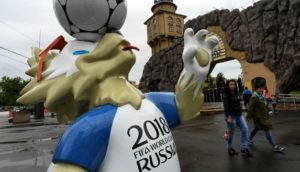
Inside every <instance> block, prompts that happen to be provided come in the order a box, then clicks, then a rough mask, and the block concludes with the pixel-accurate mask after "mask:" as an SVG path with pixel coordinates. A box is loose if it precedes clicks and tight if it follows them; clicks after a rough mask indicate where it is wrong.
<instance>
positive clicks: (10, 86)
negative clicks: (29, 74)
mask: <svg viewBox="0 0 300 172" xmlns="http://www.w3.org/2000/svg"><path fill="white" fill-rule="evenodd" d="M28 82H29V81H26V80H24V79H22V78H20V77H16V78H10V77H6V76H4V77H2V78H1V80H0V106H14V105H18V104H17V103H16V100H17V99H18V98H19V96H20V91H21V90H22V89H23V87H25V85H26V84H27V83H28Z"/></svg>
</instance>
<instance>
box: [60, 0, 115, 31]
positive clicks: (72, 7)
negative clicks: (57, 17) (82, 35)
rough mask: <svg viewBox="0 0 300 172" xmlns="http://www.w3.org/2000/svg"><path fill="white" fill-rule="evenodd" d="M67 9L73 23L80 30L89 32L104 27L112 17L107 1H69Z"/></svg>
mask: <svg viewBox="0 0 300 172" xmlns="http://www.w3.org/2000/svg"><path fill="white" fill-rule="evenodd" d="M83 2H84V3H83ZM66 9H67V16H68V17H69V19H70V20H71V22H72V23H73V24H74V25H75V26H77V27H78V28H79V29H81V30H84V31H89V32H91V31H97V30H98V29H99V28H101V27H103V26H104V25H105V24H106V22H107V19H108V18H109V16H110V10H109V5H108V3H107V1H106V0H84V1H83V0H68V1H67V4H66Z"/></svg>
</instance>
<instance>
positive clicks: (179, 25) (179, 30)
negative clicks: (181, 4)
mask: <svg viewBox="0 0 300 172" xmlns="http://www.w3.org/2000/svg"><path fill="white" fill-rule="evenodd" d="M176 32H177V33H182V28H181V20H180V19H179V18H177V19H176Z"/></svg>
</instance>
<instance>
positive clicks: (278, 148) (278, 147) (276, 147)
mask: <svg viewBox="0 0 300 172" xmlns="http://www.w3.org/2000/svg"><path fill="white" fill-rule="evenodd" d="M284 149H285V148H284V147H280V146H278V145H276V146H274V152H282V151H284Z"/></svg>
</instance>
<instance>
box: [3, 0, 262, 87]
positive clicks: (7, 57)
mask: <svg viewBox="0 0 300 172" xmlns="http://www.w3.org/2000/svg"><path fill="white" fill-rule="evenodd" d="M256 1H257V0H256ZM127 2H128V15H127V19H126V22H125V24H124V26H123V28H122V29H121V32H122V33H123V35H124V37H125V38H126V39H127V40H129V41H130V42H131V43H132V44H133V45H136V46H138V47H139V48H140V50H141V51H140V52H136V56H137V62H136V64H135V66H134V68H133V69H132V71H131V72H130V80H134V81H138V80H139V79H140V77H141V75H142V72H143V67H144V65H145V63H146V62H147V61H148V59H149V57H150V56H151V49H150V47H149V46H148V45H147V40H146V36H147V34H146V27H145V26H144V24H143V23H144V22H145V21H146V20H147V19H148V18H149V17H150V16H151V15H152V13H151V7H152V5H153V4H154V0H127ZM174 2H175V3H176V4H177V6H178V9H177V12H178V13H180V14H184V15H186V16H187V19H186V20H185V21H188V20H189V19H193V18H195V17H197V16H198V15H202V14H205V13H207V12H209V11H210V10H213V9H216V8H217V9H225V8H226V9H230V10H231V9H234V8H239V9H242V8H246V7H247V6H249V5H252V4H253V0H207V1H204V0H175V1H174ZM40 30H41V33H42V34H41V35H42V37H41V38H42V39H41V45H42V47H43V48H45V47H46V46H47V45H48V44H49V43H51V42H52V41H53V40H54V39H55V38H56V37H57V36H58V35H63V36H65V37H66V39H67V40H71V39H73V38H72V37H70V36H68V34H67V33H66V32H65V31H64V30H63V29H62V27H61V26H60V25H59V23H58V21H57V20H56V17H55V14H54V12H53V8H52V0H1V3H0V47H4V48H7V49H10V50H13V51H15V52H18V53H20V54H23V55H25V56H30V54H31V50H30V47H33V46H36V47H38V45H39V44H38V40H39V33H40ZM11 59H12V60H11ZM25 63H26V59H25V58H23V57H21V56H17V55H15V54H12V53H9V52H7V51H4V50H2V49H0V77H2V76H11V77H15V76H21V77H23V78H25V77H26V75H25V74H24V72H25V71H26V70H27V69H28V66H27V65H26V64H25ZM218 72H223V73H224V74H225V76H226V77H227V78H236V77H237V76H238V75H240V74H241V69H240V64H239V63H238V62H237V61H230V62H227V63H223V64H218V65H217V67H216V68H215V70H214V72H213V73H212V75H213V76H215V75H216V74H217V73H218Z"/></svg>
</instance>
